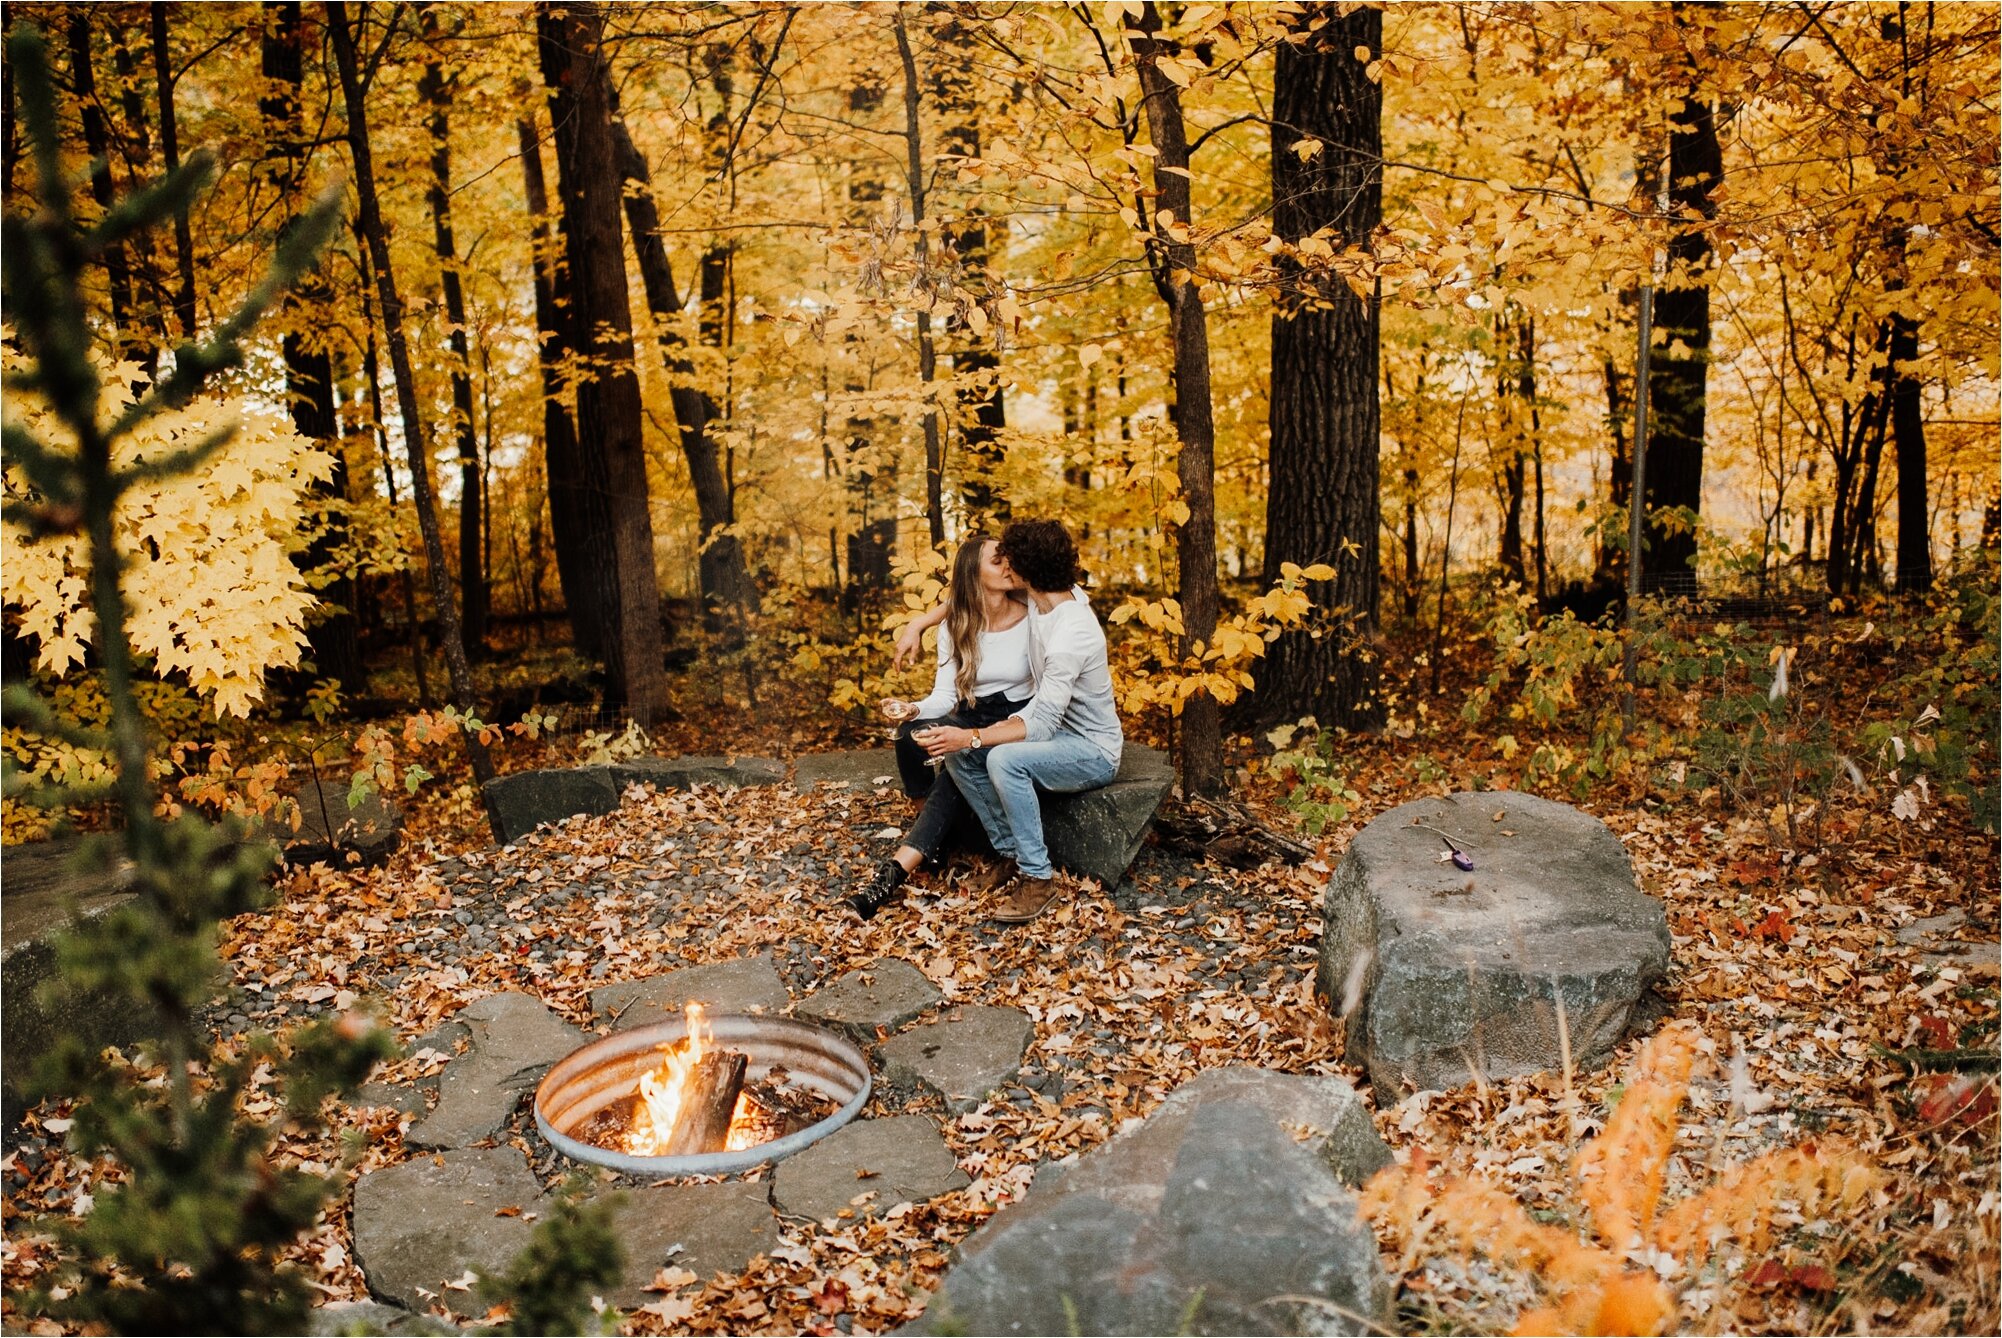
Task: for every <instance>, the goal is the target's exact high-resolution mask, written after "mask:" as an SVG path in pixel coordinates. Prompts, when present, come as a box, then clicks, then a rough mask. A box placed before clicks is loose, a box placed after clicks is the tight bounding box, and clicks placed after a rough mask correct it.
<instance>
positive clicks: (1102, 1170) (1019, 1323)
mask: <svg viewBox="0 0 2002 1338" xmlns="http://www.w3.org/2000/svg"><path fill="white" fill-rule="evenodd" d="M1150 1123H1151V1121H1150ZM1138 1132H1139V1133H1140V1134H1142V1135H1143V1136H1142V1137H1138V1138H1125V1137H1122V1138H1117V1139H1114V1140H1112V1141H1111V1142H1110V1143H1107V1144H1105V1145H1104V1146H1103V1147H1100V1148H1098V1149H1096V1150H1095V1151H1093V1152H1090V1153H1087V1154H1086V1155H1085V1156H1084V1157H1083V1158H1081V1159H1080V1161H1079V1162H1078V1164H1077V1165H1076V1167H1075V1168H1074V1169H1072V1170H1071V1171H1070V1172H1069V1173H1068V1174H1066V1175H1064V1176H1062V1177H1061V1178H1059V1179H1057V1180H1055V1182H1054V1183H1053V1184H1049V1185H1046V1184H1045V1183H1044V1180H1043V1177H1041V1176H1039V1177H1038V1178H1037V1183H1036V1186H1035V1188H1034V1189H1033V1190H1031V1192H1030V1194H1029V1196H1028V1198H1027V1199H1026V1200H1024V1201H1023V1202H1022V1203H1020V1204H1017V1205H1015V1206H1013V1207H1009V1208H1004V1209H1003V1210H1002V1211H1001V1212H1000V1213H998V1214H996V1215H995V1217H994V1218H993V1219H992V1220H991V1221H989V1222H988V1223H987V1225H985V1226H983V1227H982V1228H981V1229H980V1230H979V1231H977V1232H975V1233H974V1234H973V1236H972V1237H971V1238H969V1239H968V1240H967V1241H966V1242H965V1243H964V1244H963V1245H961V1246H960V1257H959V1262H958V1263H957V1264H956V1265H955V1266H954V1267H953V1268H952V1269H951V1271H949V1272H948V1273H947V1274H946V1275H945V1278H944V1281H943V1282H942V1284H941V1285H940V1288H939V1290H938V1292H937V1293H936V1294H935V1295H934V1296H933V1297H932V1300H931V1304H930V1306H929V1307H928V1308H927V1310H926V1311H925V1314H924V1317H923V1319H921V1320H920V1321H919V1323H918V1324H917V1325H916V1326H915V1330H916V1331H917V1332H920V1333H990V1334H1062V1333H1103V1334H1160V1333H1192V1334H1211V1333H1223V1334H1233V1333H1234V1334H1292V1333H1342V1334H1347V1333H1372V1332H1377V1331H1379V1329H1378V1326H1379V1325H1381V1324H1382V1323H1383V1322H1384V1320H1385V1319H1386V1318H1387V1313H1388V1309H1389V1303H1390V1294H1391V1291H1390V1283H1389V1280H1388V1279H1387V1278H1386V1277H1385V1276H1384V1273H1383V1268H1382V1265H1381V1264H1380V1263H1379V1262H1378V1259H1377V1246H1376V1238H1375V1237H1374V1236H1373V1235H1372V1234H1371V1232H1370V1230H1369V1228H1368V1226H1366V1225H1365V1224H1364V1223H1363V1222H1362V1220H1361V1218H1360V1217H1359V1216H1358V1213H1357V1200H1356V1196H1355V1195H1354V1194H1353V1193H1352V1192H1351V1191H1350V1190H1349V1189H1348V1188H1346V1187H1345V1186H1344V1185H1343V1184H1342V1183H1341V1182H1340V1181H1339V1180H1337V1179H1336V1178H1335V1175H1334V1173H1333V1171H1331V1170H1330V1169H1329V1168H1328V1166H1327V1164H1326V1163H1325V1162H1324V1161H1323V1160H1322V1159H1321V1157H1320V1156H1319V1155H1318V1154H1317V1153H1316V1152H1315V1151H1313V1150H1312V1149H1310V1148H1308V1147H1303V1146H1302V1145H1301V1144H1300V1143H1298V1142H1296V1141H1295V1140H1294V1138H1293V1137H1292V1135H1291V1134H1290V1133H1289V1132H1288V1131H1286V1130H1284V1129H1282V1128H1281V1127H1280V1125H1279V1124H1278V1123H1277V1122H1276V1121H1274V1120H1273V1119H1272V1117H1271V1116H1270V1115H1269V1114H1267V1113H1266V1111H1265V1109H1264V1108H1263V1107H1262V1106H1260V1105H1257V1104H1252V1103H1249V1102H1240V1101H1228V1100H1218V1101H1210V1102H1203V1103H1196V1104H1192V1105H1191V1106H1190V1107H1189V1108H1188V1109H1187V1111H1186V1113H1185V1115H1184V1117H1183V1118H1180V1119H1178V1120H1175V1121H1173V1122H1172V1123H1170V1124H1168V1125H1165V1126H1163V1127H1162V1128H1161V1129H1160V1130H1159V1131H1158V1132H1156V1133H1155V1134H1154V1135H1153V1136H1152V1137H1146V1136H1144V1135H1145V1134H1146V1132H1147V1131H1146V1127H1145V1126H1144V1125H1143V1126H1142V1128H1141V1130H1139V1131H1138Z"/></svg>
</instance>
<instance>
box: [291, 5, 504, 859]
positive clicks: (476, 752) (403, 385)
mask: <svg viewBox="0 0 2002 1338" xmlns="http://www.w3.org/2000/svg"><path fill="white" fill-rule="evenodd" d="M327 30H328V35H329V36H330V37H331V38H332V39H333V47H334V62H335V64H336V66H337V67H338V68H339V70H340V79H341V97H342V100H343V102H344V103H345V104H346V107H347V114H348V148H349V151H350V152H351V153H352V154H353V156H354V174H355V180H354V190H355V198H356V199H357V200H358V201H359V202H360V207H361V227H362V235H363V236H364V237H365V238H367V240H368V251H369V257H370V259H371V260H372V261H373V262H374V265H375V285H376V297H377V300H378V301H380V302H381V304H382V328H383V334H384V336H385V337H386V338H387V339H388V341H389V365H390V370H391V371H393V372H394V373H395V374H396V402H397V409H398V411H399V413H400V415H401V417H402V419H403V442H404V447H405V449H406V450H407V451H408V452H409V455H410V490H411V495H412V499H413V500H414V501H415V503H416V506H417V527H418V529H419V530H420V531H421V532H422V534H423V536H424V565H425V568H426V570H427V573H428V575H429V576H430V579H431V598H432V601H433V602H434V603H435V604H436V605H437V609H438V624H439V627H440V629H441V632H442V635H441V636H440V637H439V640H440V641H441V642H443V646H444V651H445V667H446V670H447V672H448V673H449V674H450V675H451V679H452V701H453V705H455V706H457V707H458V708H459V710H461V711H463V712H466V713H468V714H471V713H472V712H473V709H474V702H473V675H472V671H471V669H469V668H468V667H467V664H466V648H465V643H464V641H463V640H462V639H461V637H460V635H459V610H458V608H457V606H456V605H455V604H454V603H453V600H452V580H451V576H450V574H449V573H448V572H447V570H446V568H445V541H444V538H443V537H442V535H441V533H440V531H439V528H438V508H437V505H436V503H435V502H434V501H433V500H432V496H431V468H430V460H429V454H430V452H429V450H428V448H427V445H426V442H427V437H426V433H425V430H424V419H423V416H422V415H421V414H420V413H419V412H418V408H417V377H416V374H415V371H414V369H413V368H412V365H411V361H410V344H409V341H408V340H406V339H405V338H404V334H403V299H402V297H401V296H400V295H399V294H398V293H397V291H396V271H395V270H394V269H393V268H391V266H390V259H389V230H388V228H386V227H385V226H384V225H383V221H382V209H381V206H380V205H379V204H378V202H377V198H376V193H375V159H374V156H373V154H372V153H371V151H370V147H369V131H368V109H367V107H366V105H365V104H364V100H363V98H364V95H363V90H362V83H361V69H360V60H359V57H358V56H357V55H356V52H355V35H354V32H353V31H352V30H351V29H350V28H349V27H348V17H347V5H346V4H345V3H344V0H328V3H327ZM460 737H461V738H462V739H463V740H464V742H465V746H466V759H467V761H468V762H469V763H470V764H471V767H472V771H473V779H474V781H475V782H476V783H478V784H481V785H484V784H485V783H486V782H488V781H490V780H492V779H493V777H494V764H493V759H492V758H491V757H489V756H488V755H487V749H486V745H485V744H483V743H481V742H480V739H479V736H478V735H477V734H475V733H473V732H472V731H471V730H465V731H462V732H461V735H460ZM489 817H491V815H489ZM494 835H495V836H496V837H497V838H498V837H499V836H501V832H500V829H499V827H498V825H496V827H495V832H494Z"/></svg>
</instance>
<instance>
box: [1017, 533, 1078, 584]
mask: <svg viewBox="0 0 2002 1338" xmlns="http://www.w3.org/2000/svg"><path fill="white" fill-rule="evenodd" d="M1000 551H1001V557H1002V559H1003V560H1004V561H1006V562H1007V564H1008V565H1009V566H1010V567H1013V568H1014V569H1015V574H1016V575H1017V576H1019V577H1021V578H1022V579H1023V580H1024V581H1027V582H1028V583H1029V588H1030V589H1031V590H1041V591H1044V592H1045V593H1050V592H1054V591H1058V590H1069V589H1070V588H1071V587H1072V586H1074V585H1076V584H1077V583H1078V582H1079V581H1080V580H1082V579H1083V577H1084V573H1083V572H1082V571H1080V570H1079V569H1078V565H1077V545H1076V544H1075V543H1073V542H1071V536H1070V531H1068V530H1066V529H1065V528H1064V527H1063V526H1062V525H1059V524H1058V523H1057V522H1056V521H1054V520H1018V521H1016V522H1015V523H1014V524H1012V525H1010V526H1009V527H1008V528H1007V529H1005V530H1003V531H1001V543H1000Z"/></svg>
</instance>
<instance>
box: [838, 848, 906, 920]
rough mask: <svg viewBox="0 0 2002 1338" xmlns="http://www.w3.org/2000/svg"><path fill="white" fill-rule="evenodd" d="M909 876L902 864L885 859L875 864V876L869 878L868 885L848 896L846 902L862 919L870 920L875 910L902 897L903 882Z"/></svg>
mask: <svg viewBox="0 0 2002 1338" xmlns="http://www.w3.org/2000/svg"><path fill="white" fill-rule="evenodd" d="M909 877H910V874H909V873H907V872H905V870H904V866H903V865H901V864H899V863H897V862H896V861H895V860H893V859H886V860H884V861H883V862H882V863H881V864H879V865H877V866H876V874H875V877H873V878H871V879H870V880H869V885H868V886H867V887H865V888H863V889H862V890H861V891H860V892H857V893H856V894H855V895H854V896H852V897H850V898H848V904H849V905H850V906H853V907H854V908H855V913H856V914H857V915H859V916H861V917H862V918H863V919H864V920H872V919H874V918H875V916H876V912H877V911H880V910H882V909H883V908H884V907H885V906H888V905H890V904H891V903H893V902H898V901H902V900H903V899H904V882H905V880H906V879H908V878H909Z"/></svg>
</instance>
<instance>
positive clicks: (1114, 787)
mask: <svg viewBox="0 0 2002 1338" xmlns="http://www.w3.org/2000/svg"><path fill="white" fill-rule="evenodd" d="M1174 784H1175V769H1174V768H1173V767H1171V766H1169V765H1168V756H1167V754H1166V753H1163V752H1161V751H1159V750H1158V749H1154V748H1146V747H1142V746H1141V745H1139V744H1135V743H1129V744H1127V745H1126V747H1125V749H1124V750H1123V751H1122V753H1121V755H1120V759H1119V774H1118V775H1116V776H1114V777H1113V778H1112V783H1111V784H1110V785H1103V786H1100V787H1099V788H1098V789H1096V790H1080V791H1078V792H1077V793H1076V794H1046V795H1044V796H1043V837H1044V839H1045V840H1046V841H1047V842H1048V843H1049V847H1050V860H1051V862H1052V863H1054V864H1055V865H1056V866H1057V867H1058V868H1060V869H1068V870H1069V871H1070V872H1072V873H1074V874H1077V875H1078V876H1079V877H1082V878H1096V879H1097V880H1098V881H1099V882H1101V883H1103V884H1104V885H1105V886H1107V887H1111V886H1113V885H1114V884H1116V883H1118V881H1119V880H1120V879H1121V878H1124V877H1125V876H1126V870H1127V869H1128V868H1129V867H1131V866H1132V863H1133V858H1134V856H1136V855H1138V854H1139V853H1140V846H1141V843H1142V842H1144V841H1145V840H1146V839H1147V828H1148V827H1149V826H1151V825H1152V824H1153V821H1154V811H1155V810H1156V809H1158V808H1160V807H1161V801H1162V800H1163V799H1166V798H1167V797H1168V791H1169V789H1170V788H1172V787H1173V786H1174Z"/></svg>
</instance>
